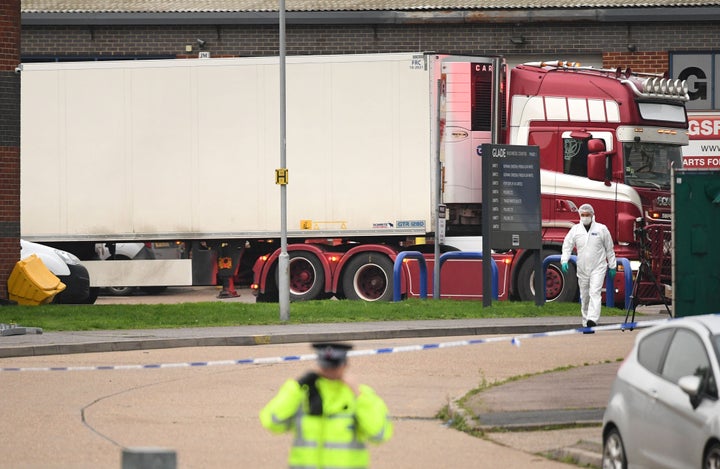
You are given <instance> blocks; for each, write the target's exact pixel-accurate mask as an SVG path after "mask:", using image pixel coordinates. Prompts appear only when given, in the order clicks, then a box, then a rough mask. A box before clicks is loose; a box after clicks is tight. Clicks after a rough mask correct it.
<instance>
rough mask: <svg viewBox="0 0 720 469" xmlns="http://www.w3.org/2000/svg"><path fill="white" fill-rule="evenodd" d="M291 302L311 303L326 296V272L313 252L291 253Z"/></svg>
mask: <svg viewBox="0 0 720 469" xmlns="http://www.w3.org/2000/svg"><path fill="white" fill-rule="evenodd" d="M289 258H290V261H289V269H288V270H289V271H290V300H291V301H310V300H316V299H319V298H323V297H324V295H325V270H324V269H323V266H322V263H321V262H320V259H318V258H317V256H316V255H315V254H313V253H311V252H305V251H293V252H290V253H289Z"/></svg>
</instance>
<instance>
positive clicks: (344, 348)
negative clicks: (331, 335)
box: [312, 342, 352, 368]
mask: <svg viewBox="0 0 720 469" xmlns="http://www.w3.org/2000/svg"><path fill="white" fill-rule="evenodd" d="M312 346H313V348H314V349H315V351H316V352H317V358H318V364H319V365H320V367H321V368H337V367H339V366H341V365H343V364H344V363H345V362H346V361H347V353H348V350H350V349H352V345H349V344H342V343H328V342H325V343H316V344H312Z"/></svg>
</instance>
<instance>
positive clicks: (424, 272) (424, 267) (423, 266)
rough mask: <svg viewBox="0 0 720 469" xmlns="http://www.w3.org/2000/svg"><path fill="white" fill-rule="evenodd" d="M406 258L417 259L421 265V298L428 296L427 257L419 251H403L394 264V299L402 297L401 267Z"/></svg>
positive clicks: (398, 299)
mask: <svg viewBox="0 0 720 469" xmlns="http://www.w3.org/2000/svg"><path fill="white" fill-rule="evenodd" d="M441 257H442V256H441ZM405 258H410V259H417V260H418V261H419V262H418V264H419V265H420V298H423V299H426V298H427V263H426V262H425V257H424V256H423V255H422V253H421V252H419V251H403V252H401V253H400V254H398V256H397V257H396V258H395V265H394V266H393V301H400V300H401V299H402V292H401V291H400V269H401V268H402V263H403V261H404V260H405Z"/></svg>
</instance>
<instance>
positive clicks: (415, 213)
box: [21, 53, 688, 302]
mask: <svg viewBox="0 0 720 469" xmlns="http://www.w3.org/2000/svg"><path fill="white" fill-rule="evenodd" d="M498 68H499V69H501V70H499V72H500V73H497V74H495V75H494V71H495V70H497V69H498ZM278 69H279V66H278V59H277V57H274V58H270V57H268V58H223V59H197V60H151V61H113V62H92V63H88V62H82V63H47V64H26V65H25V66H24V68H23V71H22V105H21V126H22V127H21V152H22V153H21V158H22V172H21V174H22V182H21V184H22V198H21V210H22V220H21V232H22V236H23V238H24V239H27V240H31V241H35V242H41V243H45V244H50V245H53V246H57V247H59V248H62V249H65V250H67V251H70V252H73V253H74V254H76V255H78V256H79V257H80V258H81V259H82V260H83V263H84V264H85V265H86V267H87V268H88V270H89V272H90V276H91V282H92V285H93V286H94V287H112V286H128V285H132V286H141V287H163V286H172V285H214V284H217V283H223V284H224V286H227V279H228V277H229V278H230V284H231V288H232V283H233V281H234V282H245V283H247V284H251V286H252V288H253V291H254V293H255V294H256V295H257V298H258V301H272V300H275V299H276V298H277V291H278V288H277V279H278V274H277V260H278V256H279V254H280V243H279V240H280V237H281V235H282V233H281V218H280V217H281V215H280V214H281V206H280V204H281V202H280V190H279V186H278V185H277V183H283V182H287V207H286V220H287V237H288V253H289V257H290V262H289V271H290V295H291V299H292V300H305V299H308V300H309V299H317V298H325V297H329V296H333V295H334V296H336V297H339V298H348V299H363V300H368V301H373V300H388V299H391V298H392V297H393V287H394V279H393V267H394V262H395V260H396V259H397V257H398V255H399V253H401V252H403V251H408V250H412V251H419V252H422V253H423V254H424V255H425V256H426V258H427V259H428V261H429V264H428V267H429V268H430V269H431V268H432V266H433V262H434V259H433V255H432V253H433V247H434V239H435V237H436V236H437V238H438V240H439V241H441V242H442V246H441V248H442V251H443V252H445V251H453V250H471V251H479V250H480V249H481V243H480V238H479V237H480V236H481V235H482V226H481V220H482V184H481V182H482V171H481V163H482V160H481V157H480V156H479V149H480V146H481V145H482V144H483V143H505V144H513V145H536V146H538V147H539V149H540V160H541V161H540V167H541V190H542V200H541V201H540V203H541V205H542V239H543V250H542V254H543V256H546V255H550V254H557V253H559V252H560V245H561V243H562V239H563V237H564V235H565V233H566V232H567V230H568V229H569V227H570V226H571V225H572V224H573V223H575V222H577V221H578V216H577V213H576V212H577V207H579V206H580V205H581V204H583V203H586V202H588V203H591V204H593V205H594V207H595V212H596V216H597V219H598V220H599V221H600V222H602V223H605V224H606V225H608V227H609V228H610V230H611V233H612V234H613V238H614V240H615V242H616V250H617V254H618V256H620V257H626V258H628V259H631V261H632V267H633V269H637V267H638V265H639V262H638V261H639V259H640V256H639V254H640V244H639V243H638V239H637V236H638V235H639V231H640V230H639V229H638V227H637V226H636V223H637V221H638V220H642V221H645V222H646V223H644V225H646V226H647V227H648V229H647V230H644V229H643V234H642V236H647V237H648V239H649V240H650V241H651V243H650V245H651V248H650V249H651V250H652V255H653V256H655V257H656V261H657V262H656V263H655V264H654V265H653V269H655V270H654V272H656V274H657V279H658V280H659V281H660V282H662V283H663V284H669V282H670V275H669V272H670V259H669V257H668V256H669V252H668V246H669V245H670V243H669V239H668V236H669V233H670V231H669V223H670V213H669V212H670V167H671V166H672V165H679V164H681V148H682V146H683V145H685V144H687V141H688V136H687V116H686V112H685V108H684V102H685V101H686V100H687V90H686V88H684V84H683V83H681V82H677V81H672V80H669V79H667V78H663V77H658V76H645V75H639V74H636V73H633V72H631V71H630V70H597V69H592V68H586V67H581V66H576V65H573V64H567V63H560V62H553V63H532V64H523V65H519V66H517V67H514V68H513V69H512V70H507V69H506V67H505V65H504V63H503V61H502V60H501V59H499V58H496V57H465V56H446V55H438V54H425V53H396V54H370V55H342V56H293V57H288V58H287V114H286V121H287V127H286V128H287V134H286V135H287V138H286V149H287V150H286V151H287V153H286V154H287V165H286V166H287V168H279V161H280V130H279V129H280V104H279V96H280V87H279V71H278ZM493 76H495V77H499V78H495V79H494V78H493ZM278 169H287V172H284V171H277V170H278ZM438 175H440V176H439V177H438ZM437 194H439V197H438V195H437ZM439 206H442V207H443V209H444V210H443V211H439V210H438V207H439ZM436 213H443V214H444V215H442V216H441V223H438V220H436ZM436 227H441V228H440V230H436ZM119 243H147V244H148V246H150V245H170V246H181V247H182V249H178V250H177V251H176V252H177V255H175V256H169V257H172V258H153V256H146V257H148V258H146V259H135V260H114V261H112V260H111V261H108V260H100V258H102V257H108V255H107V254H105V255H103V256H99V253H100V252H106V253H107V252H110V253H111V255H110V256H109V257H110V259H112V258H113V257H114V256H112V254H114V252H115V249H116V246H117V245H118V244H119ZM658 250H659V251H658ZM658 252H659V254H658ZM530 254H531V253H530V252H529V251H523V250H510V251H505V252H497V253H493V257H494V259H495V260H496V262H497V266H498V276H499V279H498V293H499V297H500V298H501V299H505V298H517V299H521V300H532V299H533V297H534V280H533V278H534V274H535V272H534V261H533V256H531V255H530ZM165 257H168V256H165ZM481 262H482V261H480V260H477V259H469V260H468V259H457V260H452V261H449V262H448V263H447V264H448V265H447V267H443V271H442V274H441V275H442V282H441V285H442V291H441V296H442V297H443V298H444V297H453V298H481V297H482V281H481V275H482V269H481V268H480V267H479V266H480V265H481ZM418 270H419V269H418V268H417V262H416V261H412V260H408V262H405V263H403V269H402V270H401V273H402V275H401V277H400V282H401V285H400V289H401V291H402V294H403V295H407V296H416V295H418V294H419V293H418V292H419V291H420V288H419V287H418V283H419V280H418ZM620 277H622V276H618V279H617V280H616V289H617V291H618V293H621V294H622V293H623V291H624V284H623V282H622V280H621V278H620ZM652 286H653V285H650V284H648V285H645V287H648V288H645V289H644V290H643V289H640V291H639V292H638V295H641V296H643V298H645V301H648V302H649V301H652V300H653V299H655V300H657V299H658V298H657V294H656V292H655V290H657V289H653V288H650V287H652ZM546 287H547V298H548V300H560V301H562V300H573V299H574V298H576V297H577V282H576V279H575V275H574V271H573V270H571V272H570V273H569V274H563V273H562V272H561V270H560V268H559V266H558V263H551V264H550V265H549V268H548V269H547V272H546ZM432 289H433V285H432V281H431V282H430V285H429V286H428V291H429V292H432V291H433V290H432ZM644 291H647V293H646V294H645V293H643V292H644Z"/></svg>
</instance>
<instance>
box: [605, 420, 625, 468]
mask: <svg viewBox="0 0 720 469" xmlns="http://www.w3.org/2000/svg"><path fill="white" fill-rule="evenodd" d="M602 468H603V469H627V457H626V456H625V446H624V445H623V441H622V437H621V436H620V432H619V431H618V430H617V428H613V429H612V430H610V431H609V432H608V433H607V435H605V439H604V440H603V452H602Z"/></svg>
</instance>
